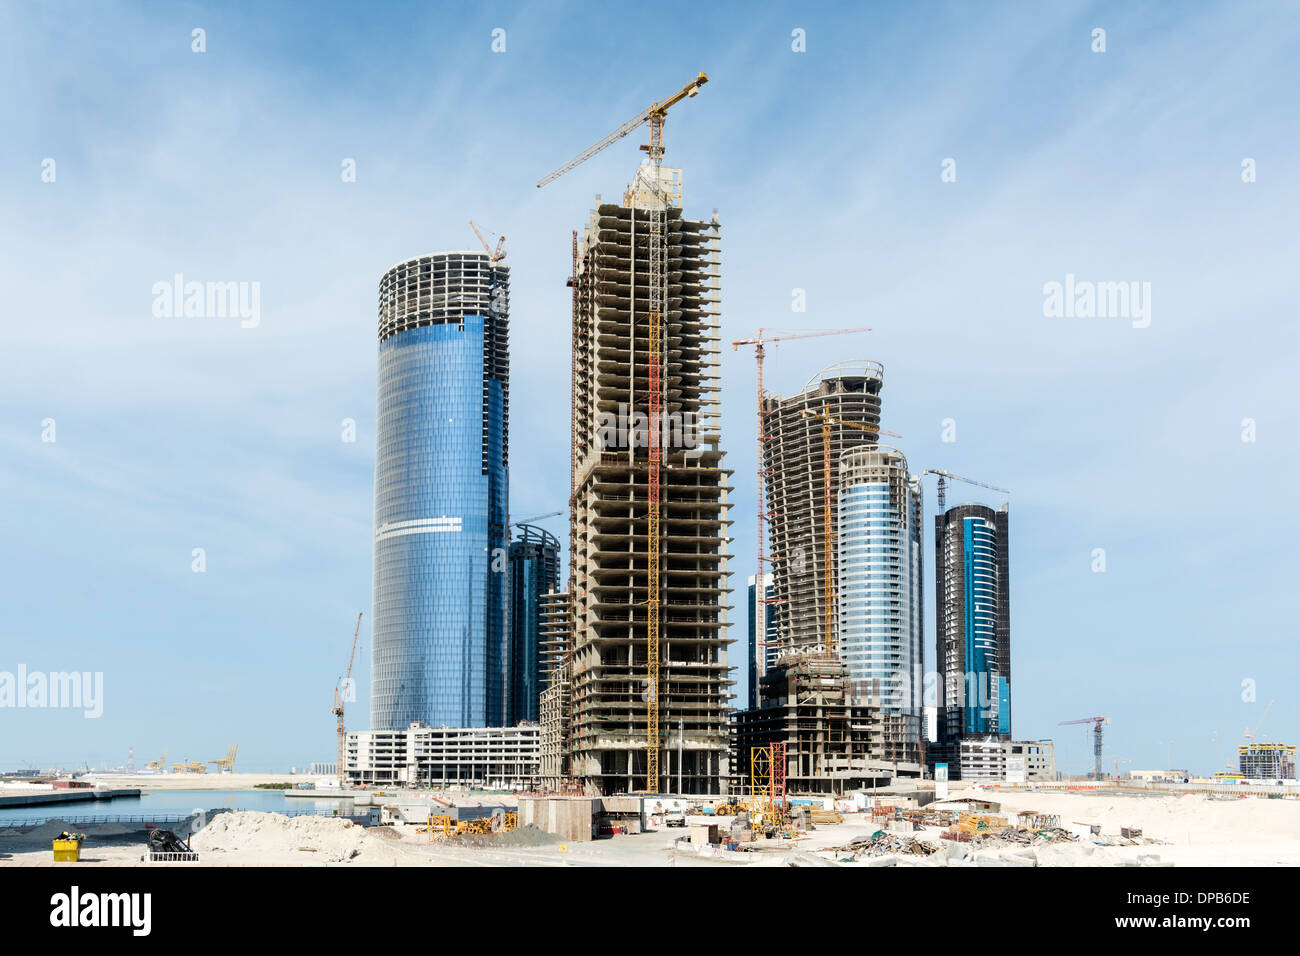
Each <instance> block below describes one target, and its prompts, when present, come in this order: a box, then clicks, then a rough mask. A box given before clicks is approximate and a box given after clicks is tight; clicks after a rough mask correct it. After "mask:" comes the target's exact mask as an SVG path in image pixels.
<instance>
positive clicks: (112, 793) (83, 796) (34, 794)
mask: <svg viewBox="0 0 1300 956" xmlns="http://www.w3.org/2000/svg"><path fill="white" fill-rule="evenodd" d="M138 796H140V791H139V790H134V789H116V790H109V789H98V788H96V789H94V790H91V789H84V790H82V789H78V790H29V791H28V792H26V793H0V809H4V808H7V807H41V806H45V805H46V804H50V803H84V802H86V801H88V800H112V799H114V798H116V797H138Z"/></svg>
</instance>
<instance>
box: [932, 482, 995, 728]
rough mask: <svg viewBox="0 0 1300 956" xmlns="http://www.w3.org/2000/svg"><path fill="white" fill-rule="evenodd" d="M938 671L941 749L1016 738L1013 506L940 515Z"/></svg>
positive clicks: (937, 551)
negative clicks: (972, 740) (963, 741)
mask: <svg viewBox="0 0 1300 956" xmlns="http://www.w3.org/2000/svg"><path fill="white" fill-rule="evenodd" d="M934 521H935V549H934V563H935V618H936V622H935V631H936V637H937V640H936V645H937V646H936V648H935V651H936V656H935V669H936V671H937V672H938V678H939V685H940V687H941V689H942V699H941V701H940V705H941V707H940V717H939V740H940V742H941V743H942V742H952V741H955V740H959V739H960V738H962V737H966V736H973V737H979V738H984V737H990V736H992V737H996V738H999V739H1002V740H1009V739H1010V738H1011V594H1010V580H1009V573H1008V560H1007V558H1008V555H1007V550H1008V533H1007V522H1008V516H1007V507H1006V505H1003V506H1002V508H1001V509H1000V510H999V511H994V510H993V509H992V508H988V507H985V506H984V505H973V504H972V505H957V506H956V507H953V508H949V509H948V510H947V511H946V512H945V513H943V514H941V515H936V516H935V519H934Z"/></svg>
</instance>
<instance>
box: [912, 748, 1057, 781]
mask: <svg viewBox="0 0 1300 956" xmlns="http://www.w3.org/2000/svg"><path fill="white" fill-rule="evenodd" d="M927 759H928V761H929V763H930V765H931V767H933V766H934V764H936V763H946V764H947V765H948V779H950V780H976V781H984V782H988V783H1032V782H1034V781H1047V780H1056V779H1058V777H1059V774H1058V771H1057V767H1056V744H1055V743H1054V742H1052V741H1050V740H1002V739H1000V738H999V737H997V736H987V737H982V738H981V737H974V736H966V737H961V738H958V739H956V740H953V741H949V742H948V743H946V744H945V743H941V744H938V745H936V746H934V747H931V748H930V750H929V751H928V753H927Z"/></svg>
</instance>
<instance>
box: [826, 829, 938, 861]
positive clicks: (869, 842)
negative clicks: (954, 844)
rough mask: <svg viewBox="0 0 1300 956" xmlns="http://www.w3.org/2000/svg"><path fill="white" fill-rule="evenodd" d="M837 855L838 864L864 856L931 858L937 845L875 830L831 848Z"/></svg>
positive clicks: (936, 851)
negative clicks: (866, 835)
mask: <svg viewBox="0 0 1300 956" xmlns="http://www.w3.org/2000/svg"><path fill="white" fill-rule="evenodd" d="M833 852H835V853H837V854H839V855H840V856H839V858H840V862H842V863H848V862H853V861H856V860H858V859H860V858H862V857H864V856H868V857H870V856H889V855H898V856H932V855H933V854H935V853H938V852H939V844H937V843H930V842H928V841H926V840H918V839H916V838H915V837H909V836H903V835H902V834H899V833H886V832H885V831H884V830H877V831H876V832H875V833H873V834H871V836H869V837H863V838H861V839H858V840H853V841H851V842H849V843H846V844H845V845H844V846H838V847H834V848H833Z"/></svg>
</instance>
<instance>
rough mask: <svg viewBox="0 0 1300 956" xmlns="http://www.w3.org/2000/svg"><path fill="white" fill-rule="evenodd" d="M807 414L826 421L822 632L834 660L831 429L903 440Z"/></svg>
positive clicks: (856, 424) (872, 427)
mask: <svg viewBox="0 0 1300 956" xmlns="http://www.w3.org/2000/svg"><path fill="white" fill-rule="evenodd" d="M803 414H804V415H807V416H808V417H810V418H820V419H821V420H822V575H823V580H824V582H825V583H824V585H823V587H824V588H825V595H826V597H825V600H824V601H823V602H822V603H823V605H825V619H826V620H825V624H824V625H823V632H822V645H823V647H824V648H825V653H826V656H827V657H828V658H830V659H831V660H834V659H835V658H836V656H838V654H839V651H838V649H837V648H836V633H835V632H836V629H835V598H834V596H833V595H834V590H833V589H834V586H835V575H834V572H833V571H832V568H831V541H832V540H834V538H835V533H834V532H833V531H832V530H831V527H832V522H831V495H832V494H833V492H832V490H831V425H843V426H844V427H846V428H855V429H857V430H858V431H861V432H867V433H869V434H872V435H876V436H880V435H889V436H890V437H891V438H902V437H903V436H902V435H900V434H898V433H897V432H891V431H886V430H885V429H883V428H880V427H879V426H877V425H864V424H863V423H862V422H849V421H845V420H844V419H842V418H835V417H834V416H833V415H831V414H830V413H829V412H815V411H813V410H812V409H810V408H805V409H803Z"/></svg>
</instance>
